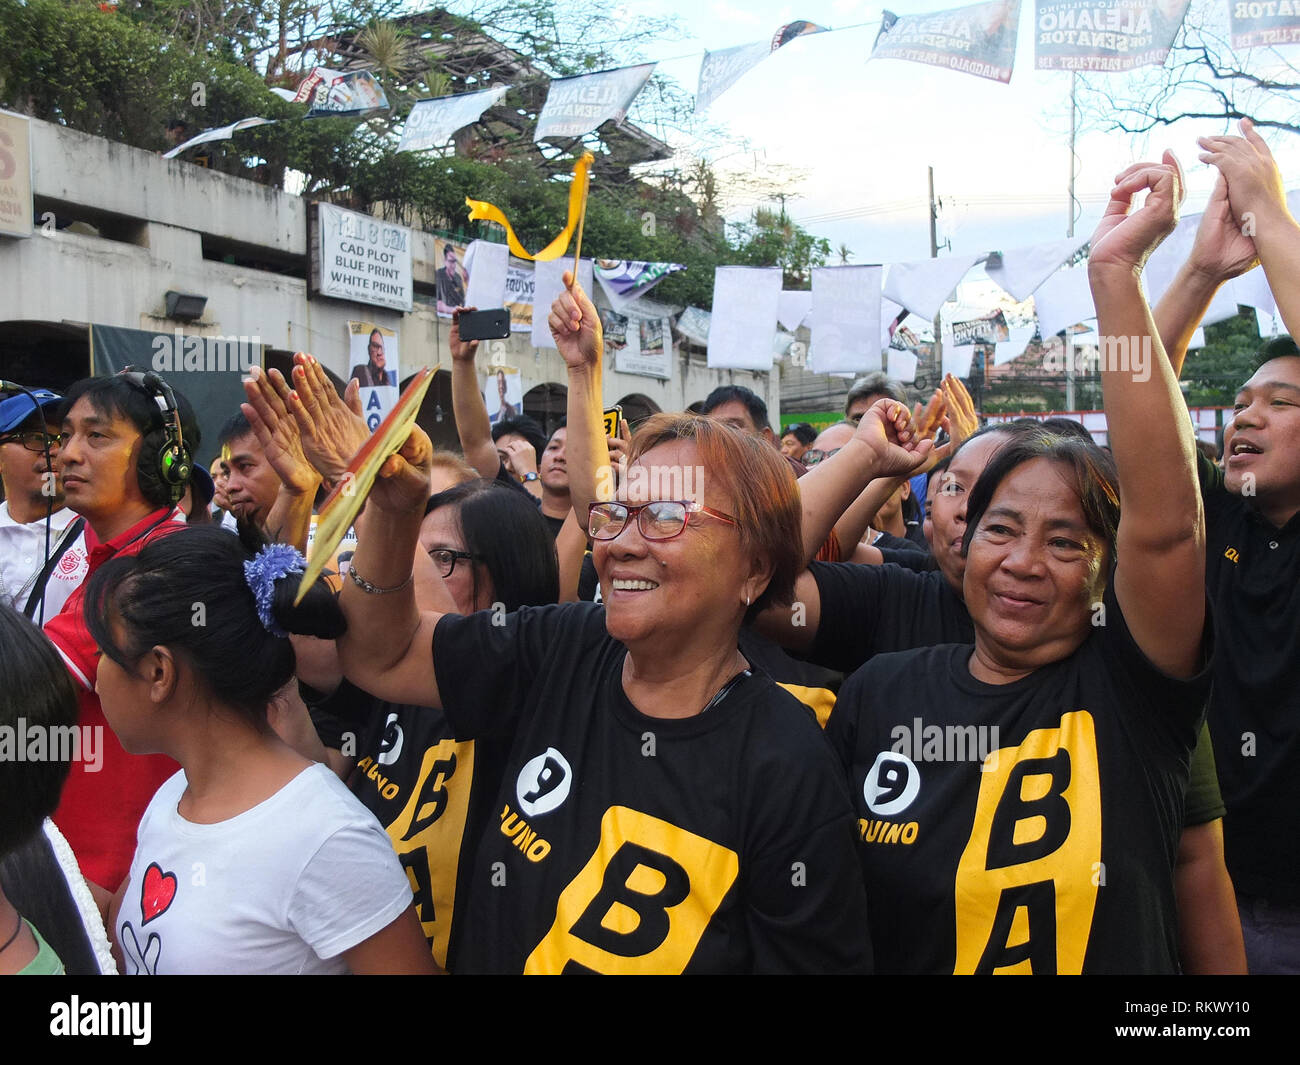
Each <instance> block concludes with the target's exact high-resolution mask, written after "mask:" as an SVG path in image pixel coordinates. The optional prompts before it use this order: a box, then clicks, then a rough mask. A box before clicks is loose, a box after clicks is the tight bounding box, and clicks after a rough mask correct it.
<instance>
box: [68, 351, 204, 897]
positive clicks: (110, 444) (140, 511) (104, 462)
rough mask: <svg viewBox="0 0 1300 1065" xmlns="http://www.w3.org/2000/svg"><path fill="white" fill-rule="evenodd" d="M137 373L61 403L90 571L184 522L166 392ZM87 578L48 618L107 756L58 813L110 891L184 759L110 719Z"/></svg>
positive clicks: (182, 405)
mask: <svg viewBox="0 0 1300 1065" xmlns="http://www.w3.org/2000/svg"><path fill="white" fill-rule="evenodd" d="M138 380H139V379H138V378H137V379H135V380H133V379H131V378H129V377H125V376H121V375H119V376H116V377H92V378H86V379H84V380H81V381H78V382H77V383H76V384H74V385H73V386H72V387H71V388H70V389H69V390H68V394H67V396H66V397H65V399H64V403H63V407H62V421H63V437H62V446H61V447H60V449H59V455H58V459H57V462H58V466H59V469H60V472H61V474H62V478H63V489H64V493H65V495H66V498H67V503H68V507H69V508H70V509H72V510H74V511H76V512H77V513H78V514H80V515H81V516H82V517H84V518H85V519H86V549H87V552H88V554H89V556H90V565H89V572H90V573H94V572H95V570H96V569H97V568H98V567H99V566H101V565H103V563H104V562H105V561H106V560H107V559H109V558H112V557H113V556H114V555H117V554H132V555H133V554H135V553H137V552H138V551H139V550H140V549H141V548H142V547H144V545H145V544H147V543H149V542H150V541H151V540H155V539H157V538H158V537H160V536H165V535H167V534H168V533H171V532H174V531H176V530H177V529H183V528H184V527H185V526H184V524H183V523H184V520H185V518H184V515H183V514H182V513H181V512H180V511H179V510H178V509H177V507H176V503H177V500H178V498H179V496H180V493H181V492H182V491H183V490H184V486H183V485H181V486H179V487H177V486H174V485H171V484H168V483H167V481H166V478H165V475H164V471H163V461H162V460H160V453H161V452H163V451H165V450H166V449H167V448H168V446H169V445H170V444H172V443H174V442H175V441H174V439H173V438H174V436H175V435H176V433H175V430H174V429H170V430H169V429H168V427H167V422H168V418H167V415H166V413H165V411H164V406H165V404H164V403H163V401H162V400H161V399H160V397H159V396H157V395H155V394H153V392H151V391H150V389H148V388H146V387H145V386H143V385H142V384H140V383H138ZM174 395H175V397H176V405H177V407H178V419H177V420H178V422H179V428H180V435H181V437H182V438H183V444H184V446H185V448H186V449H190V450H191V452H192V449H194V448H196V447H197V446H198V435H199V434H198V429H197V427H196V425H195V422H194V415H193V411H192V409H191V407H190V405H189V402H188V401H187V400H186V399H185V398H184V397H183V396H182V395H181V394H180V393H179V392H177V393H174ZM171 466H172V468H175V463H174V461H173V462H172V463H171ZM88 575H89V574H88ZM84 587H85V586H84V585H83V586H82V587H81V588H78V589H77V591H76V592H74V593H73V595H72V597H71V598H70V599H69V600H68V602H67V604H66V605H65V606H64V608H63V610H62V612H61V613H59V614H57V615H55V616H54V617H52V618H50V619H49V620H48V621H47V622H46V623H45V634H46V635H47V636H48V637H49V638H50V639H51V640H52V641H53V642H54V646H55V647H56V648H57V649H58V651H59V654H60V655H61V656H62V657H63V661H64V663H65V664H66V665H67V667H68V670H69V671H70V672H71V674H72V677H73V680H74V681H76V683H77V687H78V693H79V700H80V714H79V721H78V724H79V725H81V726H83V727H84V726H86V725H91V726H98V727H99V728H100V733H99V735H100V737H101V740H100V743H101V748H100V749H101V750H102V752H103V757H102V760H101V761H100V763H99V764H98V765H92V764H91V763H88V762H82V761H74V762H73V763H72V772H71V773H70V774H69V776H68V782H67V785H66V786H65V787H64V789H63V798H62V801H61V802H60V803H59V808H58V810H57V811H56V812H55V814H54V821H55V823H56V824H57V825H58V826H59V829H60V830H61V831H62V832H63V834H64V836H66V837H67V839H68V842H69V843H70V844H71V845H72V850H73V853H74V854H76V856H77V861H78V862H79V863H80V865H81V871H82V873H83V874H84V875H85V877H86V879H87V880H88V881H90V882H91V884H92V886H95V887H99V888H102V889H103V890H104V891H106V892H107V893H108V894H109V895H111V894H112V893H113V892H114V891H116V890H117V887H118V885H119V884H120V883H121V882H122V880H123V879H125V877H126V874H127V872H128V870H129V868H130V864H131V857H132V855H133V854H134V853H135V843H136V829H137V828H138V826H139V823H140V818H141V816H142V815H143V813H144V810H145V807H146V806H148V804H149V800H150V799H151V798H153V794H154V792H155V791H157V790H158V786H159V785H160V784H162V782H163V781H165V780H166V779H167V778H168V777H170V776H171V775H172V774H173V773H175V772H176V770H177V769H178V768H179V767H178V766H177V765H176V763H175V762H173V761H172V760H171V759H170V758H166V757H163V756H161V755H133V754H128V753H127V752H126V751H124V750H123V749H122V746H121V744H119V743H118V741H117V737H116V736H115V735H114V734H113V730H112V729H111V728H109V727H108V725H107V723H106V722H105V720H104V712H103V710H102V709H101V708H100V705H99V698H98V696H96V695H95V673H96V671H97V670H98V668H99V648H98V647H97V646H96V645H95V641H94V640H93V639H91V637H90V633H89V632H88V631H87V629H86V624H85V620H84V617H83V606H82V601H83V591H84Z"/></svg>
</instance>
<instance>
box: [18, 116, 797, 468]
mask: <svg viewBox="0 0 1300 1065" xmlns="http://www.w3.org/2000/svg"><path fill="white" fill-rule="evenodd" d="M11 117H12V116H11ZM26 125H27V128H28V131H29V145H30V159H31V171H32V178H33V188H32V198H33V207H34V214H33V227H32V233H31V235H30V236H29V237H26V238H21V237H20V238H11V237H6V236H3V235H0V376H3V377H5V378H9V379H12V380H18V381H20V382H22V383H28V384H32V385H35V384H41V385H47V386H50V387H55V388H59V387H63V386H66V385H67V384H69V383H70V382H71V381H73V380H75V379H77V378H78V377H81V376H84V375H86V374H87V373H89V372H90V371H91V368H92V366H91V363H92V353H91V344H90V339H89V338H90V332H91V330H90V327H91V326H111V327H120V328H127V329H136V330H144V331H147V332H149V333H152V334H155V335H156V336H160V337H170V336H172V335H173V334H174V332H175V330H178V329H179V330H182V331H183V333H184V334H185V335H187V336H192V335H198V336H205V337H218V336H220V337H226V338H248V339H249V340H252V341H254V342H256V343H260V344H261V345H264V346H265V347H264V351H265V355H264V359H265V363H266V365H267V366H279V367H281V368H284V367H286V366H287V365H288V363H289V361H290V360H291V358H292V355H293V352H295V351H310V352H312V353H313V354H315V355H316V356H317V357H318V358H319V359H320V360H321V362H322V363H323V364H324V365H325V366H326V367H327V368H328V369H329V370H330V371H331V372H332V373H333V374H334V375H335V376H336V377H337V378H339V380H340V382H341V381H342V380H343V379H345V378H346V377H347V375H348V372H349V367H350V362H349V339H348V325H347V323H348V322H349V321H350V320H353V321H355V320H364V321H370V322H374V323H375V324H376V325H379V326H382V327H384V328H387V329H391V330H394V331H395V332H396V333H397V335H398V338H399V340H400V358H401V363H400V365H401V375H402V378H403V380H405V379H406V378H407V377H409V376H410V374H411V373H413V372H414V371H415V370H416V369H417V368H418V367H419V366H421V365H435V366H440V367H441V368H442V372H440V373H439V374H438V377H437V379H436V380H435V382H434V386H433V387H432V388H431V390H430V393H429V396H428V398H427V399H426V402H425V405H424V409H423V411H422V413H421V417H420V422H421V424H422V425H424V426H425V428H426V429H428V430H429V432H430V434H431V435H432V436H433V437H434V439H435V442H436V443H438V444H439V445H440V446H443V447H450V448H455V447H456V446H457V445H456V434H455V425H454V422H453V416H452V405H451V394H450V386H449V375H448V374H447V373H446V371H447V370H448V369H449V367H450V356H449V354H448V351H447V334H448V330H449V326H450V323H449V322H448V321H447V320H440V319H439V318H438V317H437V315H436V313H435V309H434V306H433V301H434V298H435V297H434V292H435V283H434V274H435V271H436V270H437V267H438V264H437V263H435V261H434V259H435V256H434V239H433V235H432V234H430V233H426V232H422V231H420V230H414V231H413V232H412V243H413V247H412V277H413V289H414V299H415V305H414V308H413V309H412V310H411V311H410V312H407V313H403V312H401V311H394V310H389V309H385V308H383V307H378V306H370V305H366V304H362V303H353V302H349V301H344V300H338V299H332V298H327V297H321V296H314V297H313V296H309V293H308V273H309V255H310V248H309V243H308V214H309V211H310V204H309V203H308V201H306V200H303V199H302V198H300V197H298V196H294V195H291V194H287V193H285V192H282V191H279V190H277V189H273V188H270V187H268V186H265V185H261V184H257V183H255V182H252V181H248V180H244V179H240V178H235V177H229V176H226V175H223V174H218V173H214V172H211V171H208V170H206V169H203V168H201V167H197V166H194V165H192V164H189V163H186V162H183V161H181V160H164V159H162V158H161V157H160V156H158V155H155V154H153V153H151V152H147V151H142V150H140V149H136V148H130V147H127V146H125V145H122V144H118V143H114V142H111V141H107V140H104V139H102V138H98V137H92V136H88V135H86V134H84V133H79V132H76V131H73V130H69V129H67V128H64V127H61V126H58V125H54V124H51V123H47V122H42V121H37V120H30V121H27V122H26ZM169 292H172V293H185V294H192V295H197V296H201V297H203V298H204V299H205V303H204V304H203V310H202V313H201V316H200V317H199V318H198V319H197V320H194V321H183V320H180V319H178V318H177V317H175V313H178V312H177V311H176V310H175V309H174V308H173V312H172V313H173V316H172V317H169V309H168V306H167V293H169ZM504 343H505V345H506V349H505V360H506V361H507V362H508V363H510V364H511V365H514V366H517V367H519V368H520V371H521V377H522V381H523V386H524V389H525V397H524V409H525V411H526V412H529V413H533V414H538V415H540V416H541V417H542V419H543V420H550V419H553V418H554V417H555V416H556V412H557V411H558V412H561V413H562V411H563V403H564V394H565V385H564V382H565V380H566V374H565V369H564V364H563V360H561V359H560V357H559V355H558V353H557V352H556V351H554V350H553V349H547V348H542V349H535V348H533V347H532V345H531V343H530V342H529V336H528V334H527V333H522V334H519V333H516V334H515V335H513V336H512V337H511V338H510V339H509V340H508V341H506V342H504ZM484 347H486V345H484ZM499 351H500V349H497V352H498V353H499ZM498 361H499V360H498ZM672 367H673V370H672V379H671V380H668V381H662V380H659V379H656V378H651V377H645V376H639V375H632V374H623V373H618V372H616V371H615V370H614V369H613V366H612V359H610V360H609V364H608V365H607V367H606V369H605V376H604V382H605V385H604V392H605V401H606V404H607V405H609V404H613V403H616V402H630V403H631V405H632V406H633V407H635V406H636V405H637V403H638V402H640V401H639V400H638V399H637V398H636V397H644V398H648V399H649V400H652V401H653V402H654V403H655V404H657V405H658V406H659V407H660V408H662V409H664V410H682V409H685V408H686V407H687V406H688V405H689V404H690V403H692V402H694V401H697V400H700V399H703V398H704V396H705V395H706V394H707V393H708V392H709V391H710V390H711V389H712V388H714V387H715V386H717V385H719V384H725V383H735V384H743V385H746V386H748V387H750V388H752V389H754V391H756V392H757V393H758V394H759V395H760V396H762V397H763V398H764V399H765V400H766V401H767V403H768V406H769V409H770V410H771V414H772V421H773V426H775V425H776V424H777V423H778V419H779V414H780V411H779V405H780V397H779V382H778V378H777V375H776V374H770V373H757V374H754V373H746V372H741V371H734V372H733V371H715V370H709V369H708V368H707V367H706V366H705V364H704V354H703V351H702V350H700V349H699V348H698V347H690V346H688V345H676V346H675V348H674V353H673V360H672ZM491 368H492V367H491V366H489V360H488V358H487V356H486V354H485V352H484V351H483V348H480V370H481V372H483V373H487V372H488V371H489V370H490V369H491ZM96 369H97V370H99V369H102V367H100V366H97V367H96ZM180 386H181V387H182V388H184V381H183V380H182V381H181V382H180ZM232 412H233V407H232V410H231V411H225V412H217V413H220V414H221V415H222V416H223V417H224V414H228V413H232ZM205 453H206V454H210V453H211V447H210V446H208V447H204V448H203V449H201V453H200V457H203V455H204V454H205Z"/></svg>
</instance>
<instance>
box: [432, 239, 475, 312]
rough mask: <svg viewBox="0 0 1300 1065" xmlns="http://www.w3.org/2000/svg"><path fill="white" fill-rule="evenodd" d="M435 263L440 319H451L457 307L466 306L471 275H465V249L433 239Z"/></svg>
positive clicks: (445, 241) (435, 285) (447, 241)
mask: <svg viewBox="0 0 1300 1065" xmlns="http://www.w3.org/2000/svg"><path fill="white" fill-rule="evenodd" d="M433 255H434V261H435V262H437V264H438V270H437V272H436V273H435V274H434V287H435V289H436V290H437V298H438V317H440V318H450V317H451V313H452V311H454V310H455V309H456V308H457V307H463V306H465V286H466V285H467V284H468V283H469V275H468V274H467V273H465V266H464V263H465V248H464V247H463V246H462V245H460V244H453V243H452V242H451V241H449V240H443V239H442V238H441V237H434V238H433Z"/></svg>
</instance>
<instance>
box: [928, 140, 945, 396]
mask: <svg viewBox="0 0 1300 1065" xmlns="http://www.w3.org/2000/svg"><path fill="white" fill-rule="evenodd" d="M926 169H927V171H928V172H929V175H930V258H931V259H937V258H939V230H938V222H939V205H938V204H937V203H935V200H934V167H932V166H931V167H927V168H926ZM942 317H943V310H942V309H940V310H938V311H936V312H935V315H934V323H933V325H934V346H933V347H932V348H931V349H930V350H931V351H932V352H933V353H934V375H935V376H934V379H935V383H936V384H938V382H940V381H942V380H943V341H942V340H941V339H940V333H939V326H940V321H939V320H940V318H942Z"/></svg>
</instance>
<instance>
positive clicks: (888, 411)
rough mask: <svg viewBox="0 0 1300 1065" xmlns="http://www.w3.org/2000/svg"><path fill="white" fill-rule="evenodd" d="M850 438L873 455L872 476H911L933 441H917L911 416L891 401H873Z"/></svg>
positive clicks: (918, 437) (902, 406)
mask: <svg viewBox="0 0 1300 1065" xmlns="http://www.w3.org/2000/svg"><path fill="white" fill-rule="evenodd" d="M853 439H855V440H858V441H860V442H861V443H864V444H866V445H867V447H869V448H870V449H871V451H872V453H873V454H874V455H875V458H876V466H875V470H874V471H873V476H874V477H898V476H904V475H911V474H912V473H915V472H916V470H917V469H918V468H919V467H920V466H922V465H923V464H924V463H925V461H926V459H927V458H928V457H929V455H930V452H931V451H933V450H934V440H933V439H928V440H922V439H921V438H920V434H918V433H917V431H916V428H915V426H914V425H913V423H912V415H911V413H910V412H909V411H908V409H907V407H906V406H904V405H903V404H902V403H899V402H898V401H897V400H895V399H878V400H876V402H875V403H874V404H872V406H871V407H870V408H869V409H868V410H867V412H866V413H865V414H864V415H863V416H862V420H861V421H860V422H859V423H858V429H857V432H856V433H854V434H853Z"/></svg>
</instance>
